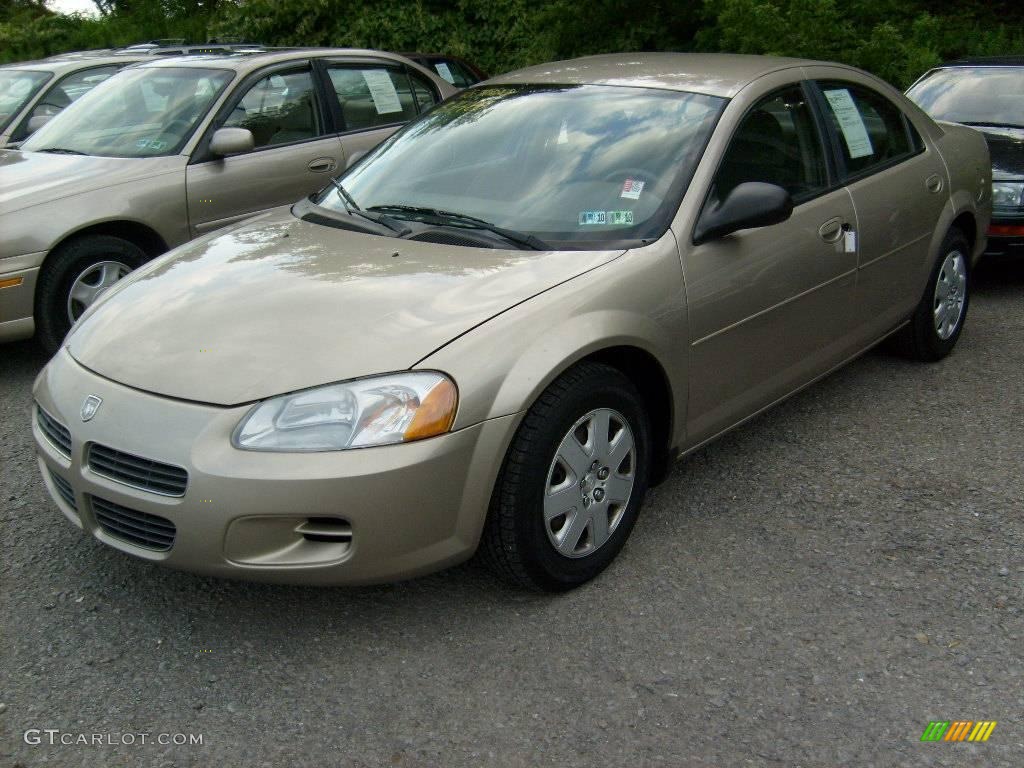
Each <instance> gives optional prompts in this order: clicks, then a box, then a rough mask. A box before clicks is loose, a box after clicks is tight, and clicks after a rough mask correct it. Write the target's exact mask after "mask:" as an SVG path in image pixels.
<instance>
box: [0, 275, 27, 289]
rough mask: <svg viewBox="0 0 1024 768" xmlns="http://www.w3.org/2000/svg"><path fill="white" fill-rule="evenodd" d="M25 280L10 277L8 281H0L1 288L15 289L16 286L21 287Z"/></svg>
mask: <svg viewBox="0 0 1024 768" xmlns="http://www.w3.org/2000/svg"><path fill="white" fill-rule="evenodd" d="M24 280H25V278H23V277H9V278H7V279H6V280H0V288H13V287H14V286H16V285H21V284H22V282H24Z"/></svg>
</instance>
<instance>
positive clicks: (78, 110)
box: [22, 67, 234, 157]
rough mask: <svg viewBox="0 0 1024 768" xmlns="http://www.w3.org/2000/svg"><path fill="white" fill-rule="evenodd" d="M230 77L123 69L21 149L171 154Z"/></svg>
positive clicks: (105, 154)
mask: <svg viewBox="0 0 1024 768" xmlns="http://www.w3.org/2000/svg"><path fill="white" fill-rule="evenodd" d="M233 76H234V75H233V73H232V72H230V71H227V70H222V69H198V68H193V67H144V68H141V69H126V70H122V71H121V72H119V73H118V74H116V75H114V76H113V77H111V78H110V79H108V80H106V81H104V82H103V83H100V84H99V85H98V86H96V87H95V88H94V89H93V90H91V91H89V93H87V94H85V95H84V96H82V98H80V99H79V100H78V101H76V102H75V103H74V104H72V105H71V106H69V107H68V108H67V109H65V110H64V111H63V112H62V113H61V114H60V115H58V116H57V117H55V118H54V119H53V120H52V121H51V122H49V123H47V124H46V125H44V126H43V127H42V128H40V129H39V130H38V131H37V132H36V133H35V134H33V135H32V137H31V138H29V139H28V141H26V142H25V143H24V144H23V145H22V149H24V150H25V151H28V152H63V153H68V154H76V155H79V154H80V155H99V156H103V157H157V156H161V155H173V154H175V153H176V152H178V151H180V149H181V147H182V146H184V144H185V142H186V141H188V138H189V136H191V135H192V132H193V131H194V130H195V127H196V125H197V124H198V123H199V121H200V120H201V119H202V118H203V116H204V115H205V114H206V113H207V111H208V110H209V109H210V106H211V105H212V104H213V103H214V101H215V100H216V98H217V96H218V95H219V94H220V92H221V91H222V90H223V89H224V86H225V85H227V83H228V82H229V81H230V80H231V78H232V77H233Z"/></svg>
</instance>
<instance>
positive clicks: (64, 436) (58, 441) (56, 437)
mask: <svg viewBox="0 0 1024 768" xmlns="http://www.w3.org/2000/svg"><path fill="white" fill-rule="evenodd" d="M36 423H38V424H39V429H40V430H42V433H43V434H44V435H46V439H47V440H49V441H50V443H51V444H52V445H53V447H54V448H56V449H57V450H58V451H60V452H61V453H63V454H64V455H65V456H67V457H68V458H69V459H70V458H71V433H70V432H68V428H67V427H65V426H64V425H63V424H61V423H60V422H59V421H57V420H56V419H55V418H53V416H51V415H50V414H48V413H47V412H46V411H44V410H43V409H42V408H40V407H39V406H38V405H37V406H36Z"/></svg>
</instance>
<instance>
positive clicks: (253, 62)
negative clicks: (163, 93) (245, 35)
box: [139, 48, 418, 74]
mask: <svg viewBox="0 0 1024 768" xmlns="http://www.w3.org/2000/svg"><path fill="white" fill-rule="evenodd" d="M310 56H338V57H346V58H356V59H390V60H392V61H396V62H403V63H405V62H409V60H408V59H407V58H405V57H404V56H400V55H399V54H396V53H388V52H386V51H375V50H370V49H368V48H269V49H263V50H252V51H236V52H231V53H215V54H208V55H206V54H203V55H199V54H189V55H186V56H161V57H159V58H153V57H152V56H147V57H146V59H145V60H144V62H143V63H142V64H140V65H139V66H140V67H198V68H205V69H209V68H215V69H232V70H234V71H236V72H239V73H241V74H247V73H249V72H251V71H253V70H255V69H259V68H260V67H263V66H266V65H267V64H276V63H278V62H288V61H293V60H295V59H306V58H309V57H310ZM409 63H412V64H414V66H418V65H415V63H414V62H409Z"/></svg>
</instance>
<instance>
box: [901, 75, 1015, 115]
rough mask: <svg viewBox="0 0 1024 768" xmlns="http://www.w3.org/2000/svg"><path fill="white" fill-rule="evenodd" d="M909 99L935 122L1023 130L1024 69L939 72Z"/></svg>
mask: <svg viewBox="0 0 1024 768" xmlns="http://www.w3.org/2000/svg"><path fill="white" fill-rule="evenodd" d="M907 96H909V97H910V99H911V100H912V101H914V103H916V104H917V105H918V106H919V107H921V109H923V110H924V111H925V112H927V113H928V114H929V115H931V116H932V117H934V118H935V119H936V120H949V121H950V122H954V123H966V124H968V125H970V124H972V123H974V124H977V125H992V126H996V127H998V126H1005V127H1013V128H1024V67H949V68H948V69H939V70H936V71H935V72H933V73H932V74H930V75H928V77H926V78H925V79H923V80H922V81H921V82H919V83H917V84H916V85H915V86H914V87H913V88H911V89H910V90H909V91H907Z"/></svg>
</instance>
